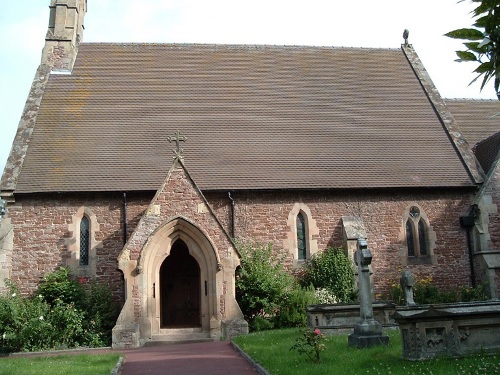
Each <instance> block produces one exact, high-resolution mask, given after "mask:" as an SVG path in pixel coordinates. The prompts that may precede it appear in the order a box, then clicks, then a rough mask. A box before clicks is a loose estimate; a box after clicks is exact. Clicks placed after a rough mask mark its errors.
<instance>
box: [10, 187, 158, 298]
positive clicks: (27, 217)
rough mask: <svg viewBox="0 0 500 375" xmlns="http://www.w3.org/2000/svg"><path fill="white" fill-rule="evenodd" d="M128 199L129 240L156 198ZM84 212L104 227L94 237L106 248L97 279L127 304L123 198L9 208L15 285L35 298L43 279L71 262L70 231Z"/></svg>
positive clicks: (41, 200) (67, 199)
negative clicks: (75, 217)
mask: <svg viewBox="0 0 500 375" xmlns="http://www.w3.org/2000/svg"><path fill="white" fill-rule="evenodd" d="M128 198H129V199H128V204H127V219H128V223H127V232H128V233H129V235H130V233H131V232H132V231H133V230H134V227H135V225H137V222H138V219H139V218H140V216H141V215H142V212H144V210H145V207H147V205H148V204H149V201H150V199H151V197H148V196H146V199H144V196H141V195H136V196H129V197H128ZM82 206H85V207H88V208H89V209H90V210H92V212H93V213H94V214H95V215H96V217H97V222H98V223H99V231H98V232H96V234H95V235H96V241H97V242H101V243H102V247H100V248H98V249H97V254H96V255H97V258H98V261H97V268H96V278H97V280H98V281H99V282H102V283H106V284H108V285H109V286H110V287H111V288H112V291H113V294H114V296H115V298H116V299H117V300H118V301H121V302H123V293H124V289H123V288H124V287H123V280H122V275H121V272H120V271H119V270H117V268H118V267H117V260H116V259H117V257H118V254H119V252H120V250H121V249H122V248H123V244H124V239H123V224H122V220H123V196H122V194H95V195H78V196H65V195H56V196H49V195H47V196H44V197H38V198H31V197H22V196H21V197H17V198H16V203H14V204H10V205H9V217H10V219H11V221H12V225H13V229H14V231H13V232H14V251H13V254H12V272H11V280H12V281H13V282H14V283H15V284H17V285H18V286H19V287H20V288H21V291H22V292H24V293H31V292H33V291H34V290H35V289H36V288H37V284H38V282H39V281H40V280H41V278H42V277H43V275H44V274H46V273H49V272H52V271H54V270H56V269H57V268H58V267H61V266H65V265H66V260H67V258H68V257H69V256H70V253H69V252H68V249H67V241H68V239H70V237H71V236H72V234H71V233H70V231H69V230H68V225H69V224H70V223H71V221H72V215H74V214H75V212H76V211H77V210H78V208H79V207H82Z"/></svg>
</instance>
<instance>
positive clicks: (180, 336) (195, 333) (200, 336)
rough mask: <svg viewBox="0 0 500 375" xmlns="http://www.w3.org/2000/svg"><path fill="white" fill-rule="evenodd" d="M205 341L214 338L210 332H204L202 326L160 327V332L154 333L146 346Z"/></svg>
mask: <svg viewBox="0 0 500 375" xmlns="http://www.w3.org/2000/svg"><path fill="white" fill-rule="evenodd" d="M205 341H213V339H212V338H210V333H209V332H203V330H202V329H201V328H174V329H160V333H159V334H155V335H153V336H152V337H151V341H149V342H147V343H146V346H158V345H168V344H180V343H194V342H205Z"/></svg>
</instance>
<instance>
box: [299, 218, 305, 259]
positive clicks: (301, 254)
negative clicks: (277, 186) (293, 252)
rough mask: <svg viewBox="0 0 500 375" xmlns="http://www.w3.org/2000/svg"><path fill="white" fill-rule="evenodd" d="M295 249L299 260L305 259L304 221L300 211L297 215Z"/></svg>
mask: <svg viewBox="0 0 500 375" xmlns="http://www.w3.org/2000/svg"><path fill="white" fill-rule="evenodd" d="M297 250H298V259H299V260H305V259H307V238H306V221H305V219H304V215H302V212H299V214H298V215H297Z"/></svg>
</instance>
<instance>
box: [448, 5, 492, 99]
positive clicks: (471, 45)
mask: <svg viewBox="0 0 500 375" xmlns="http://www.w3.org/2000/svg"><path fill="white" fill-rule="evenodd" d="M471 1H472V2H474V3H477V7H476V8H475V9H474V11H473V14H474V17H476V22H475V23H474V24H473V26H474V27H475V28H461V29H457V30H453V31H450V32H449V33H447V34H445V35H446V36H447V37H450V38H454V39H462V40H467V42H465V43H464V45H465V47H467V50H466V51H456V52H457V56H458V60H456V61H458V62H462V61H474V62H477V63H479V66H478V67H477V68H476V69H475V70H474V72H475V73H478V76H477V77H476V78H475V79H474V80H473V81H472V82H474V81H476V80H477V79H478V78H479V77H481V76H482V75H484V77H483V82H482V84H481V90H482V89H483V88H484V86H485V85H486V83H487V82H488V81H489V80H490V79H491V78H494V88H495V92H496V94H497V97H498V99H499V100H500V2H499V1H498V0H471ZM479 41H480V42H479ZM472 82H471V83H472Z"/></svg>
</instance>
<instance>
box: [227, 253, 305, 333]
mask: <svg viewBox="0 0 500 375" xmlns="http://www.w3.org/2000/svg"><path fill="white" fill-rule="evenodd" d="M238 249H239V252H240V254H241V268H240V270H239V272H238V273H237V275H236V298H237V300H238V303H239V305H240V308H241V310H242V312H243V315H244V316H245V319H246V320H247V321H248V323H249V326H250V329H251V330H252V331H259V330H263V329H271V328H277V327H284V326H303V325H304V324H305V322H306V309H305V308H306V306H307V305H308V304H310V303H312V302H313V301H314V296H313V292H312V290H311V289H310V288H300V286H299V285H298V283H297V282H296V280H295V278H294V277H293V276H292V275H291V274H290V273H288V272H287V271H286V270H285V268H284V265H283V259H284V258H283V257H281V256H278V255H276V254H275V253H274V252H273V248H272V244H268V245H261V244H251V243H240V244H238Z"/></svg>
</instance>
